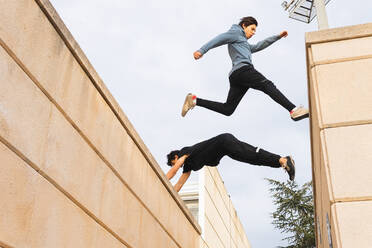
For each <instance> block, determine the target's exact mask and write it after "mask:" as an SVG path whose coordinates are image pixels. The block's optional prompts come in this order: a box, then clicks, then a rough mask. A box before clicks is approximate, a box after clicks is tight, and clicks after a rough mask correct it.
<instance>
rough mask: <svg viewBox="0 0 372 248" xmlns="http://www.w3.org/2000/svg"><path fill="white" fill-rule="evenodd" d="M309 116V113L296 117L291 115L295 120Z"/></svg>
mask: <svg viewBox="0 0 372 248" xmlns="http://www.w3.org/2000/svg"><path fill="white" fill-rule="evenodd" d="M308 117H309V113H307V114H304V115H300V116H298V117H296V118H292V117H291V119H292V120H294V121H300V120H302V119H305V118H308Z"/></svg>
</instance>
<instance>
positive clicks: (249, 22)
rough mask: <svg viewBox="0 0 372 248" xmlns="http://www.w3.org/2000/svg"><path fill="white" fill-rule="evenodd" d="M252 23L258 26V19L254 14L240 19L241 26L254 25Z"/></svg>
mask: <svg viewBox="0 0 372 248" xmlns="http://www.w3.org/2000/svg"><path fill="white" fill-rule="evenodd" d="M252 24H254V25H256V26H258V23H257V20H256V19H255V18H254V17H252V16H246V17H243V18H242V19H240V22H239V25H240V26H241V27H243V25H244V26H245V27H248V26H249V25H252Z"/></svg>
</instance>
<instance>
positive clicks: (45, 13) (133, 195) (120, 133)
mask: <svg viewBox="0 0 372 248" xmlns="http://www.w3.org/2000/svg"><path fill="white" fill-rule="evenodd" d="M0 9H1V10H2V11H0V22H1V25H0V164H1V166H0V170H1V172H0V189H1V192H0V199H1V201H0V245H1V246H3V247H6V248H8V247H17V248H20V247H143V248H148V247H161V248H163V247H167V248H171V247H187V248H192V247H199V242H200V233H201V229H200V226H199V225H198V224H197V223H196V222H195V220H194V218H193V217H192V215H191V213H190V211H189V210H188V209H187V208H186V206H185V205H184V203H183V201H182V200H181V199H180V198H179V196H178V194H177V193H176V192H175V191H174V189H173V187H172V186H171V184H170V183H169V182H168V180H167V179H166V177H165V175H164V173H163V172H162V171H161V169H160V167H159V165H158V164H157V163H156V161H155V160H154V158H153V157H152V155H151V153H150V152H149V151H148V149H147V148H146V146H145V145H144V143H143V142H142V140H141V139H140V137H139V136H138V134H137V133H136V131H135V130H134V128H133V127H132V125H131V124H130V122H129V121H128V119H127V118H126V116H125V114H124V113H123V112H122V111H121V109H120V107H119V105H118V104H117V103H116V101H115V100H114V99H113V97H112V96H111V94H110V93H109V92H108V90H107V89H106V87H105V86H104V84H103V82H102V80H101V79H100V78H99V76H98V75H97V73H96V72H95V70H94V69H93V67H92V66H91V65H90V63H89V61H88V60H87V59H86V57H85V55H84V53H83V52H82V51H81V49H80V48H79V46H78V44H77V43H76V42H75V40H74V39H73V38H72V36H71V34H70V33H69V31H68V30H67V29H66V27H65V26H64V24H63V23H62V21H61V20H60V18H59V17H58V15H57V13H56V12H55V10H54V9H53V7H52V6H51V5H50V3H49V2H48V1H47V0H17V1H8V0H0Z"/></svg>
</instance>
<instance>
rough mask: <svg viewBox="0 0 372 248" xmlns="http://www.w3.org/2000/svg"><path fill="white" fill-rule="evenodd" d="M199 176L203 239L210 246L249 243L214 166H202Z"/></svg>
mask: <svg viewBox="0 0 372 248" xmlns="http://www.w3.org/2000/svg"><path fill="white" fill-rule="evenodd" d="M199 176H200V177H201V180H200V181H201V185H202V187H201V189H200V197H201V199H202V198H203V200H202V201H200V202H202V203H201V204H200V205H199V206H200V208H201V209H200V210H199V213H200V214H199V216H200V217H199V224H200V225H201V227H202V230H203V233H202V237H203V239H204V241H205V243H206V244H207V245H208V247H209V248H249V247H251V246H250V244H249V241H248V239H247V236H246V234H245V231H244V228H243V226H242V224H241V222H240V220H239V217H238V215H237V212H236V210H235V208H234V206H233V204H232V202H231V199H230V196H229V195H228V193H227V191H226V188H225V186H224V183H223V181H222V178H221V176H220V174H219V173H218V170H217V168H216V167H204V169H203V171H202V173H200V175H199ZM201 215H202V216H201Z"/></svg>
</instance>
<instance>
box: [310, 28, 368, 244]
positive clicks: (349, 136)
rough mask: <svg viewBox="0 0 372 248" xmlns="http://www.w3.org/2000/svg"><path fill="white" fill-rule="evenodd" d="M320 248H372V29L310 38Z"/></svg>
mask: <svg viewBox="0 0 372 248" xmlns="http://www.w3.org/2000/svg"><path fill="white" fill-rule="evenodd" d="M306 51H307V65H308V79H309V80H308V82H309V83H308V86H309V105H310V115H311V118H310V123H311V146H312V163H313V182H314V195H315V197H314V198H315V208H316V223H317V247H330V243H332V246H333V247H334V248H340V247H358V248H364V247H365V248H367V247H370V244H371V242H372V241H371V237H372V236H371V233H372V231H371V230H372V216H371V213H372V211H371V204H372V190H371V189H372V177H371V175H372V167H371V166H370V165H371V164H372V152H371V151H372V141H371V140H372V97H371V96H372V83H371V82H372V70H371V68H372V24H371V23H370V24H364V25H357V26H351V27H343V28H337V29H329V30H322V31H318V32H312V33H307V34H306Z"/></svg>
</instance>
